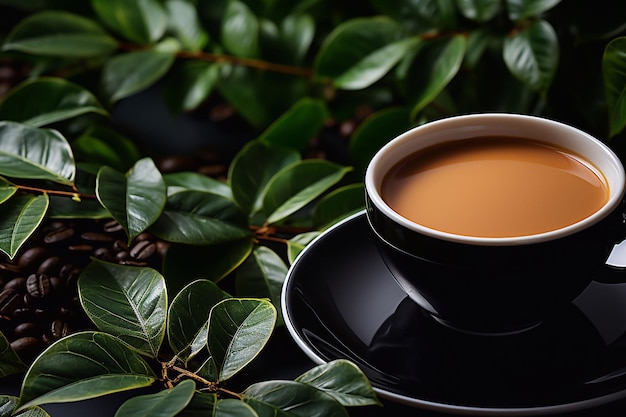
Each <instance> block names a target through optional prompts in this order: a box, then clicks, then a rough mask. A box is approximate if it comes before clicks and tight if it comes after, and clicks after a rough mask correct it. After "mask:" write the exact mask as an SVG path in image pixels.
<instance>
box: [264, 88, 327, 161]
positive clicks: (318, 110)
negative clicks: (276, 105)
mask: <svg viewBox="0 0 626 417" xmlns="http://www.w3.org/2000/svg"><path fill="white" fill-rule="evenodd" d="M328 118H329V114H328V111H327V109H326V106H325V104H324V102H323V101H321V100H315V99H311V98H309V97H304V98H302V99H301V100H299V101H298V102H296V103H295V104H294V105H293V106H292V107H291V108H290V109H289V110H288V111H287V112H286V113H284V114H283V115H282V116H281V117H280V118H279V119H278V120H276V121H275V122H274V123H273V124H272V125H271V126H270V127H269V128H267V129H266V130H265V132H263V134H262V135H261V136H259V138H258V140H259V141H260V142H264V143H267V144H270V145H276V146H282V147H285V148H291V149H295V150H297V151H303V150H304V149H305V148H306V147H307V146H308V145H309V143H310V141H311V139H313V138H314V137H315V135H317V133H318V132H319V131H320V130H321V129H322V127H324V123H325V122H326V120H327V119H328Z"/></svg>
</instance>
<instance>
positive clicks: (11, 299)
mask: <svg viewBox="0 0 626 417" xmlns="http://www.w3.org/2000/svg"><path fill="white" fill-rule="evenodd" d="M21 305H22V296H21V295H20V293H19V292H17V291H15V290H13V289H11V288H8V289H4V290H2V292H0V316H5V317H9V316H10V315H11V314H12V313H13V312H14V311H15V309H17V308H18V307H20V306H21Z"/></svg>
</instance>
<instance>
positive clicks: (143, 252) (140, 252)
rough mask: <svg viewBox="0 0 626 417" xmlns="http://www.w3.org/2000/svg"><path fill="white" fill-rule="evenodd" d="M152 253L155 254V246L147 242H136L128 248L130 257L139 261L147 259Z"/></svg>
mask: <svg viewBox="0 0 626 417" xmlns="http://www.w3.org/2000/svg"><path fill="white" fill-rule="evenodd" d="M154 252H156V245H155V244H154V243H152V242H150V241H148V240H142V241H140V242H137V243H136V244H135V245H133V246H132V247H131V248H130V256H131V257H133V258H135V259H139V260H144V259H148V258H149V257H151V256H152V255H154Z"/></svg>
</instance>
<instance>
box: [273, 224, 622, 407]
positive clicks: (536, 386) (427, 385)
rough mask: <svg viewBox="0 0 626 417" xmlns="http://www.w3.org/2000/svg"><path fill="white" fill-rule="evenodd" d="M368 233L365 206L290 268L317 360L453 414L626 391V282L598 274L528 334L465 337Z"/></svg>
mask: <svg viewBox="0 0 626 417" xmlns="http://www.w3.org/2000/svg"><path fill="white" fill-rule="evenodd" d="M370 233H371V232H370V230H369V229H368V225H367V220H366V219H365V214H364V212H361V213H358V214H356V215H354V216H352V217H350V218H348V219H346V220H344V221H343V222H341V223H339V224H337V225H336V226H334V227H332V228H331V229H329V230H327V231H326V232H324V233H323V234H322V235H320V236H319V237H318V238H317V239H316V240H315V241H314V242H312V243H311V244H309V245H308V246H307V248H306V249H305V250H304V251H303V252H302V253H301V254H300V256H299V257H298V259H297V260H296V261H295V262H294V264H293V265H292V267H291V269H290V271H289V274H288V275H287V279H286V281H285V283H284V286H283V294H282V309H283V314H284V317H285V322H286V325H287V328H288V330H289V333H290V334H291V336H292V337H293V338H294V340H295V342H296V343H297V344H298V346H299V347H300V348H301V349H302V350H303V351H304V353H305V354H306V355H307V356H308V357H310V358H311V359H312V360H313V361H315V362H316V363H320V364H321V363H325V362H328V361H330V360H333V359H338V358H346V359H350V360H352V361H353V362H354V363H356V364H357V365H358V366H359V367H361V369H362V370H363V371H364V372H365V373H366V375H367V376H368V378H369V379H370V381H371V382H372V385H373V386H374V388H375V390H376V392H377V393H378V395H380V396H381V397H384V398H388V399H391V400H393V401H398V402H400V403H404V404H408V405H411V406H415V407H420V408H427V409H431V410H436V411H442V412H448V413H462V414H475V415H532V414H535V415H538V414H550V413H563V412H570V411H577V410H582V409H587V408H590V407H595V406H599V405H603V404H608V403H611V402H613V401H616V400H618V399H621V398H626V285H624V284H599V283H592V284H591V285H590V286H589V287H588V288H587V289H586V290H585V291H584V293H583V294H582V295H581V296H580V297H579V298H578V299H577V300H576V301H575V302H574V303H573V304H572V305H571V306H570V307H569V308H567V309H564V311H560V312H559V313H558V314H555V315H554V316H552V317H548V318H546V320H545V321H544V322H542V323H541V324H540V325H538V326H537V327H535V328H533V329H531V330H528V331H526V332H523V333H520V334H513V335H507V336H482V335H470V334H465V333H462V332H459V331H456V330H453V329H449V328H447V327H445V326H443V325H441V324H439V323H437V322H436V321H435V320H434V319H433V318H431V317H430V316H429V315H427V314H426V313H425V312H424V311H423V310H422V309H421V308H420V307H418V306H417V305H416V304H415V303H414V302H412V301H411V300H410V299H409V298H408V297H407V296H406V295H405V293H404V292H402V290H401V289H400V288H399V286H398V285H397V284H396V282H395V281H394V279H393V277H392V276H391V275H390V273H389V271H388V270H387V268H386V266H385V265H384V263H383V261H382V260H381V258H380V257H379V255H378V251H377V249H376V247H375V245H374V242H373V241H372V239H373V237H372V236H371V234H370Z"/></svg>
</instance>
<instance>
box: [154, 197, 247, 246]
mask: <svg viewBox="0 0 626 417" xmlns="http://www.w3.org/2000/svg"><path fill="white" fill-rule="evenodd" d="M150 231H151V232H152V233H154V234H155V235H157V236H159V237H160V238H162V239H164V240H167V241H170V242H175V243H184V244H188V245H213V244H218V243H224V242H232V241H235V240H239V239H244V238H247V237H250V236H251V232H250V230H249V228H248V223H247V220H246V217H245V215H244V214H243V212H242V211H241V210H240V209H239V207H237V206H236V205H235V203H233V201H232V200H230V199H228V198H225V197H223V196H221V195H218V194H213V193H207V192H203V191H196V190H184V191H178V192H175V193H174V194H170V195H169V197H168V199H167V204H166V207H165V209H164V210H163V213H162V214H161V217H159V219H158V220H157V221H156V222H155V223H154V224H153V225H152V227H151V228H150Z"/></svg>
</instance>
